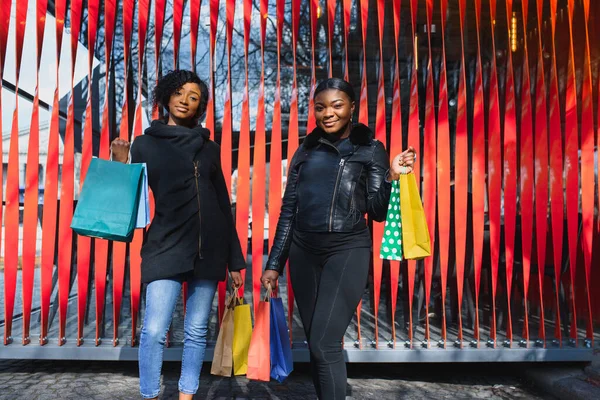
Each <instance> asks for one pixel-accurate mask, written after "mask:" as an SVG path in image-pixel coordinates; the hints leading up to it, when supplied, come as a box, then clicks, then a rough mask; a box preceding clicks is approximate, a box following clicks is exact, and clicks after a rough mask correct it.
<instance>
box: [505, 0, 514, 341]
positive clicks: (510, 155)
mask: <svg viewBox="0 0 600 400" xmlns="http://www.w3.org/2000/svg"><path fill="white" fill-rule="evenodd" d="M512 11H513V2H512V0H506V21H511V18H512ZM506 30H507V35H508V36H507V37H508V38H510V35H511V30H510V25H509V24H508V23H507V24H506ZM506 54H507V60H506V82H505V92H504V164H503V167H504V168H503V170H504V177H503V178H504V254H505V260H506V265H505V268H506V299H507V322H506V338H507V340H508V341H510V342H512V338H513V331H512V315H511V307H510V304H511V293H512V277H513V268H514V259H515V230H516V222H517V112H516V104H515V78H514V71H513V60H512V51H511V49H507V51H506Z"/></svg>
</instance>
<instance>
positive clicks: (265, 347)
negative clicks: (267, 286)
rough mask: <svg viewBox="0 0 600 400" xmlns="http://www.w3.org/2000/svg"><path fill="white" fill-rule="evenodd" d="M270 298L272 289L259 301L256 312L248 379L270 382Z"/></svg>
mask: <svg viewBox="0 0 600 400" xmlns="http://www.w3.org/2000/svg"><path fill="white" fill-rule="evenodd" d="M270 298H271V290H268V291H267V296H266V297H265V298H264V300H263V301H261V302H259V303H258V306H257V307H256V313H255V314H254V330H253V331H252V340H251V341H250V349H249V350H248V372H247V374H246V377H247V378H248V379H255V380H259V381H265V382H268V381H269V380H270V373H271V357H270V352H271V348H270V346H269V342H270V335H271V329H270V319H271V316H270V305H271V304H270V303H269V301H270Z"/></svg>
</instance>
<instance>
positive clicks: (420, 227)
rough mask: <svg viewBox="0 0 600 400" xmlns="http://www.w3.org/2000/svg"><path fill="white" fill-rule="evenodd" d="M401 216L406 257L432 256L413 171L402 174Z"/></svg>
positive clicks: (410, 258)
mask: <svg viewBox="0 0 600 400" xmlns="http://www.w3.org/2000/svg"><path fill="white" fill-rule="evenodd" d="M400 216H401V219H402V245H403V247H402V250H403V253H404V258H406V259H407V260H420V259H422V258H425V257H428V256H430V255H431V237H430V236H429V229H428V228H427V220H426V219H425V211H424V210H423V203H422V202H421V196H420V195H419V188H418V186H417V181H416V179H415V175H414V174H413V173H410V174H402V175H400Z"/></svg>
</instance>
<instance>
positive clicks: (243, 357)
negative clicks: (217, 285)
mask: <svg viewBox="0 0 600 400" xmlns="http://www.w3.org/2000/svg"><path fill="white" fill-rule="evenodd" d="M233 321H234V322H233V374H234V375H245V374H246V372H247V371H248V348H249V347H250V340H251V339H252V316H251V315H250V304H244V299H243V298H241V297H240V298H237V300H236V305H235V307H234V309H233Z"/></svg>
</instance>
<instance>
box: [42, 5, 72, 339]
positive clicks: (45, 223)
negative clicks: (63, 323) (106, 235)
mask: <svg viewBox="0 0 600 400" xmlns="http://www.w3.org/2000/svg"><path fill="white" fill-rule="evenodd" d="M54 12H55V21H56V66H57V67H56V68H57V69H56V88H55V90H54V100H53V102H52V116H51V120H50V133H49V137H48V157H47V159H46V181H45V183H44V214H43V217H42V271H41V275H42V279H41V280H42V295H41V311H42V312H41V329H40V344H42V345H43V344H46V343H47V342H48V313H49V310H50V295H51V293H52V270H53V268H54V248H55V245H56V217H57V201H58V140H59V139H58V127H59V119H58V105H59V103H58V68H59V66H60V53H61V48H62V37H63V27H64V22H65V12H66V0H59V1H56V2H55V3H54Z"/></svg>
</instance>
